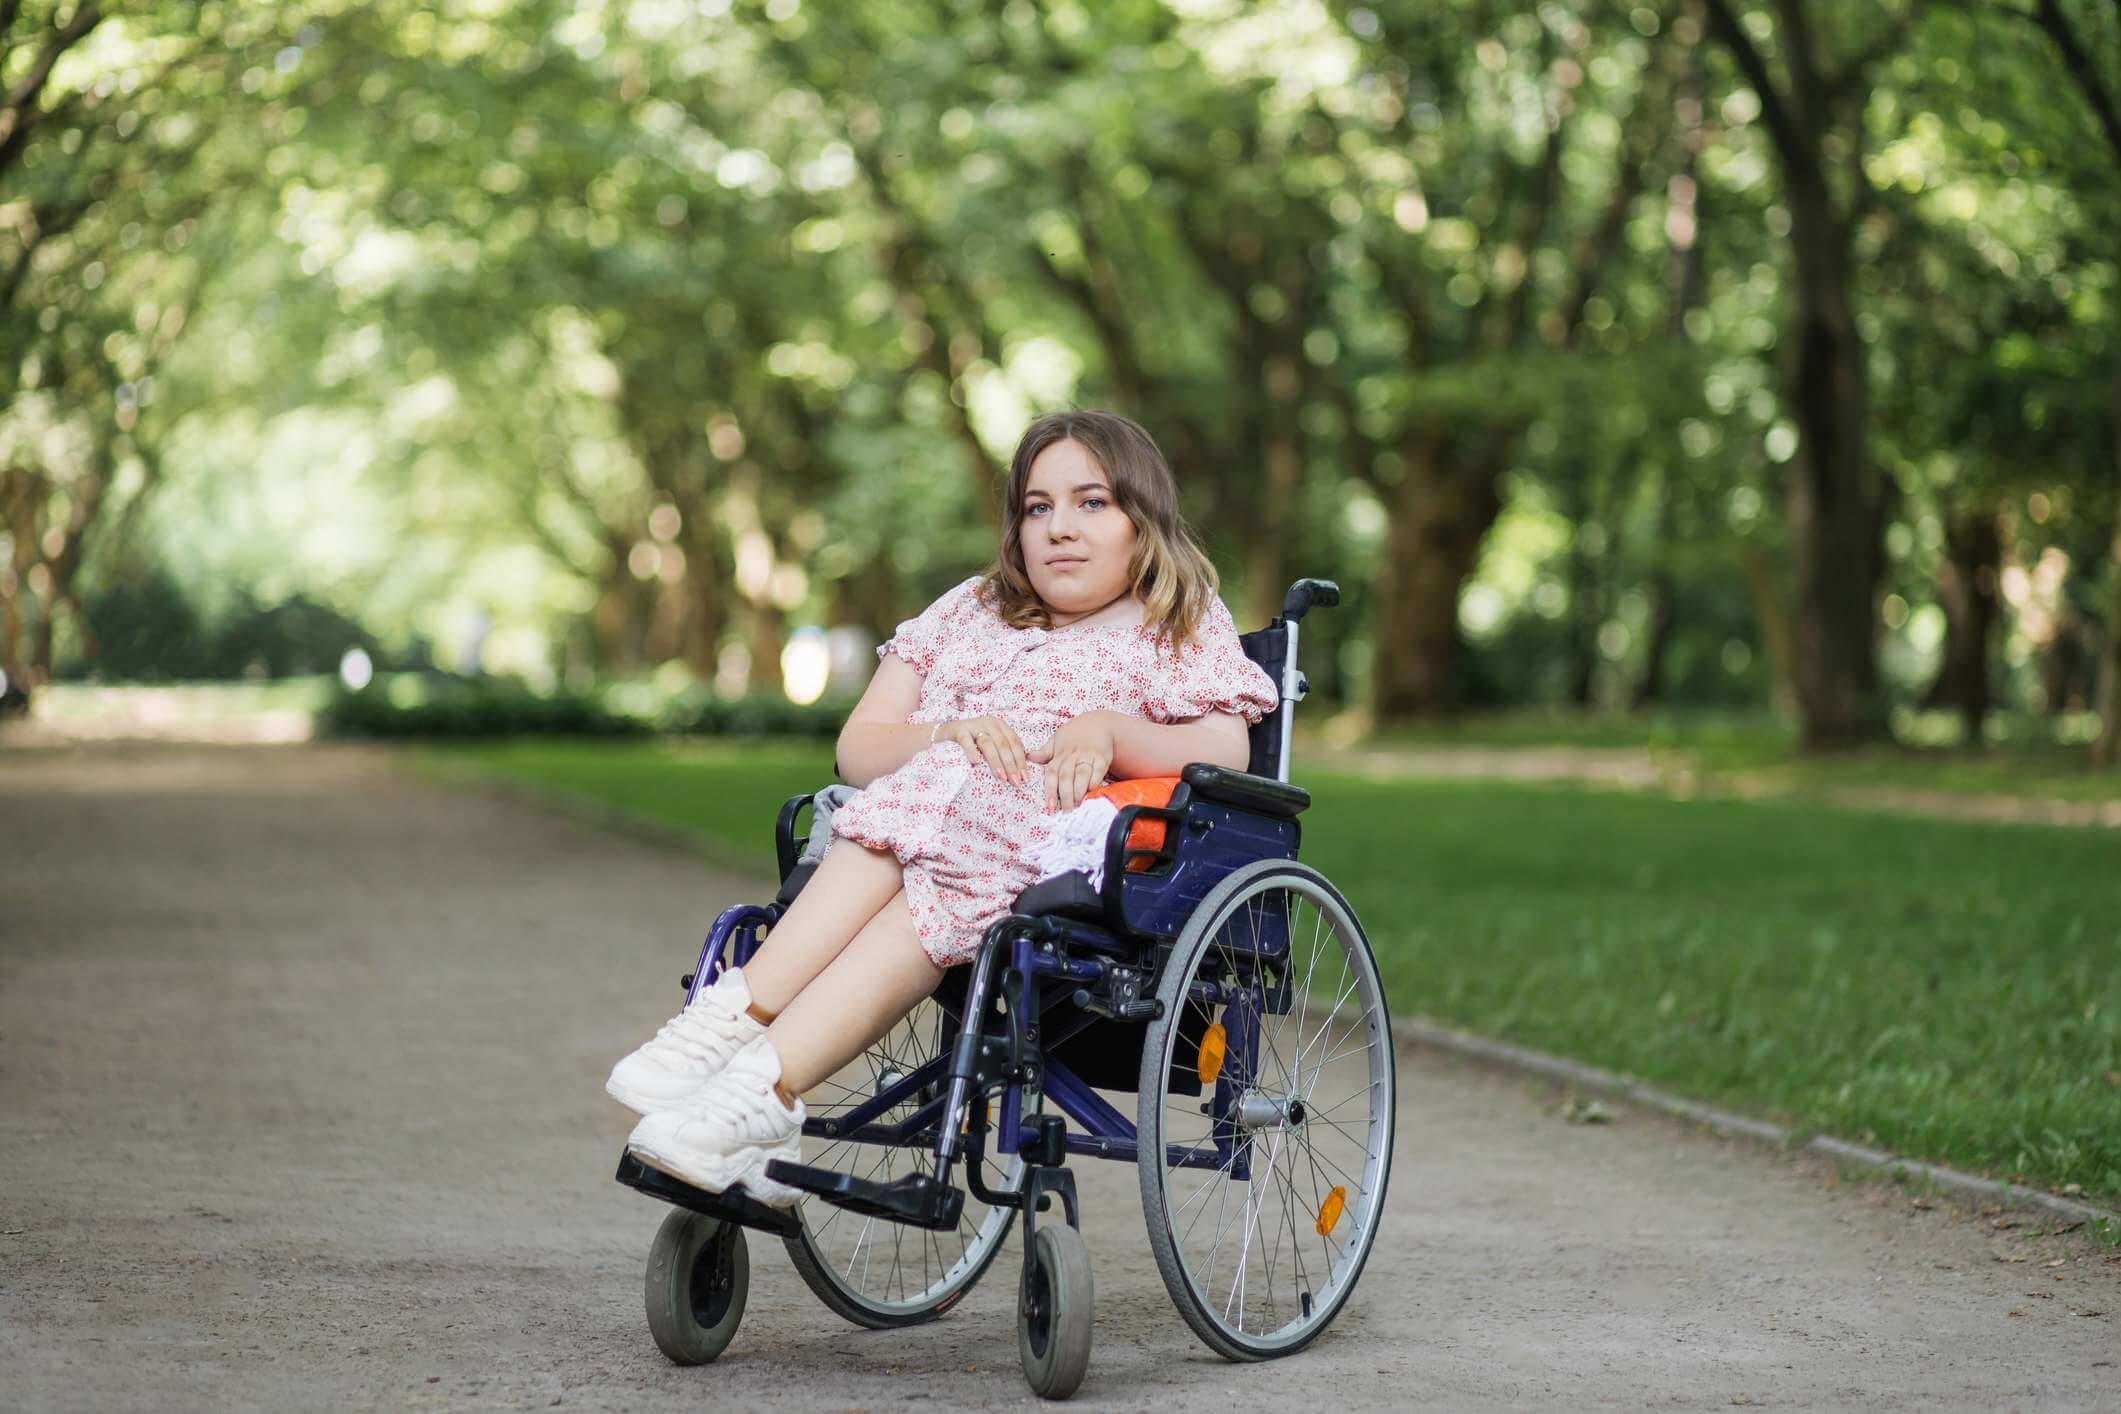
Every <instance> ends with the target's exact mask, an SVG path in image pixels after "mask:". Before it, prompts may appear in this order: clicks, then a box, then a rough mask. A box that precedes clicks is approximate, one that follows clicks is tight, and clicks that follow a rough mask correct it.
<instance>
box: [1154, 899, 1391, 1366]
mask: <svg viewBox="0 0 2121 1414" xmlns="http://www.w3.org/2000/svg"><path fill="white" fill-rule="evenodd" d="M1211 910H1212V911H1211ZM1277 932H1281V933H1284V934H1285V936H1286V940H1287V953H1286V964H1285V965H1286V967H1287V968H1288V972H1287V974H1286V975H1287V979H1288V999H1287V1004H1286V1007H1285V1009H1283V1010H1281V1011H1279V1012H1278V1013H1277V1012H1276V1011H1274V1010H1273V1009H1272V1005H1273V1004H1272V1003H1269V1004H1267V1005H1266V1006H1263V1007H1261V1008H1259V1010H1258V1012H1257V1014H1256V1016H1255V1014H1254V1008H1253V1006H1252V1005H1251V1004H1250V1002H1251V998H1252V997H1254V996H1259V995H1260V994H1261V993H1262V992H1271V991H1273V990H1276V989H1275V988H1274V987H1273V986H1272V983H1273V982H1274V981H1275V974H1274V970H1273V969H1270V970H1269V971H1268V973H1267V976H1266V979H1265V980H1266V982H1267V984H1268V985H1266V986H1264V987H1259V988H1256V989H1254V988H1250V987H1249V986H1248V983H1249V982H1250V979H1252V978H1253V977H1254V976H1256V975H1257V974H1256V973H1255V971H1254V967H1255V963H1254V958H1255V957H1256V949H1255V948H1254V946H1252V944H1251V941H1250V940H1253V939H1262V938H1265V939H1270V940H1271V939H1272V938H1273V936H1274V935H1275V934H1276V933H1277ZM1188 943H1191V944H1192V946H1188V945H1187V944H1188ZM1184 959H1192V961H1191V962H1190V964H1187V963H1185V962H1184V961H1183V960H1184ZM1173 963H1174V964H1176V965H1185V966H1187V967H1188V971H1189V972H1190V974H1191V976H1192V978H1193V979H1194V980H1195V981H1200V980H1207V981H1211V982H1215V983H1217V984H1219V985H1222V986H1224V987H1226V988H1234V989H1236V992H1237V994H1236V996H1234V997H1229V999H1227V1000H1224V1001H1223V1002H1222V1003H1221V1004H1220V1005H1216V1006H1213V1007H1212V1008H1210V1009H1208V1011H1207V1015H1206V1018H1205V1019H1207V1020H1210V1021H1212V1022H1214V1023H1217V1024H1220V1025H1221V1026H1222V1028H1223V1035H1222V1040H1223V1052H1224V1053H1223V1058H1222V1060H1221V1062H1220V1071H1219V1074H1218V1075H1217V1077H1216V1083H1214V1084H1212V1085H1209V1084H1204V1085H1203V1086H1202V1093H1201V1094H1200V1095H1199V1096H1198V1097H1192V1096H1176V1095H1169V1094H1166V1095H1162V1096H1161V1097H1160V1099H1159V1102H1158V1103H1157V1104H1156V1106H1155V1112H1156V1115H1157V1125H1156V1127H1157V1129H1158V1131H1159V1133H1158V1137H1157V1140H1156V1142H1155V1143H1154V1145H1152V1147H1151V1148H1150V1150H1149V1152H1150V1153H1151V1154H1152V1155H1161V1162H1156V1163H1155V1164H1154V1172H1155V1183H1156V1185H1157V1189H1158V1193H1159V1196H1160V1197H1161V1199H1162V1204H1161V1209H1160V1221H1161V1223H1162V1225H1163V1236H1164V1238H1165V1240H1166V1242H1167V1243H1168V1245H1169V1247H1170V1249H1171V1252H1172V1254H1173V1255H1174V1257H1175V1258H1176V1263H1175V1265H1176V1267H1177V1269H1178V1273H1179V1275H1180V1277H1181V1279H1182V1281H1183V1283H1184V1287H1185V1292H1184V1293H1183V1295H1182V1294H1181V1293H1180V1292H1179V1291H1178V1290H1176V1289H1174V1291H1173V1295H1174V1296H1181V1299H1182V1300H1183V1299H1186V1298H1190V1304H1191V1305H1192V1307H1193V1308H1194V1311H1195V1312H1196V1314H1197V1316H1198V1317H1199V1319H1201V1320H1205V1321H1206V1322H1208V1323H1209V1325H1210V1326H1211V1327H1212V1328H1213V1329H1214V1330H1215V1331H1216V1332H1217V1333H1218V1334H1219V1335H1220V1336H1222V1337H1223V1338H1224V1339H1225V1340H1226V1341H1228V1342H1230V1343H1231V1344H1234V1345H1236V1346H1238V1347H1241V1348H1243V1349H1245V1350H1248V1351H1252V1352H1255V1353H1260V1354H1271V1353H1273V1352H1275V1351H1276V1350H1279V1349H1286V1348H1289V1347H1293V1346H1295V1345H1298V1344H1301V1343H1302V1342H1304V1341H1306V1340H1308V1339H1309V1338H1310V1337H1311V1336H1313V1335H1315V1334H1316V1333H1317V1332H1318V1331H1319V1330H1320V1329H1322V1328H1323V1327H1324V1326H1325V1324H1326V1322H1328V1321H1330V1320H1331V1319H1332V1317H1333V1315H1334V1314H1335V1313H1336V1312H1337V1311H1338V1309H1339V1307H1340V1305H1341V1303H1342V1302H1344V1301H1345V1300H1346V1299H1347V1295H1348V1293H1349V1291H1350V1290H1352V1288H1353V1286H1354V1282H1355V1278H1356V1277H1357V1275H1359V1273H1360V1271H1361V1267H1362V1263H1363V1260H1364V1258H1365V1257H1366V1256H1367V1255H1368V1253H1369V1249H1370V1245H1371V1242H1372V1240H1373V1239H1374V1237H1375V1234H1376V1225H1377V1217H1378V1214H1379V1212H1380V1211H1381V1210H1382V1206H1383V1201H1384V1189H1385V1180H1386V1177H1387V1172H1388V1170H1389V1167H1390V1161H1391V1138H1392V1103H1393V1075H1392V1048H1391V1031H1390V1019H1389V1016H1388V1014H1387V1012H1386V1010H1385V1003H1384V991H1383V986H1382V984H1381V982H1380V981H1379V978H1378V975H1377V968H1376V963H1375V960H1374V959H1373V958H1372V957H1371V955H1370V951H1369V947H1368V945H1367V944H1366V943H1365V942H1364V941H1363V938H1362V931H1361V928H1360V927H1359V925H1357V923H1356V922H1355V919H1354V916H1353V914H1352V913H1350V912H1349V910H1348V908H1347V905H1346V904H1345V902H1343V901H1342V900H1341V898H1340V896H1339V895H1338V894H1337V893H1336V892H1335V891H1334V890H1333V888H1332V887H1331V886H1330V885H1329V884H1327V883H1326V882H1325V881H1324V880H1323V879H1320V878H1319V877H1318V876H1316V875H1315V874H1312V873H1310V871H1308V870H1298V869H1295V868H1292V867H1290V866H1280V867H1278V868H1276V869H1272V870H1267V871H1262V873H1261V875H1260V876H1259V877H1257V878H1255V879H1252V880H1249V881H1245V882H1242V883H1240V884H1239V885H1238V886H1237V887H1236V888H1235V889H1234V890H1232V891H1231V892H1230V893H1228V894H1227V895H1226V896H1225V897H1224V900H1223V902H1222V903H1220V904H1214V903H1213V902H1212V900H1211V904H1210V908H1209V909H1204V910H1203V913H1202V914H1201V915H1199V916H1197V917H1196V920H1195V922H1194V923H1192V924H1189V925H1188V928H1187V931H1186V937H1185V939H1183V940H1182V941H1181V945H1180V947H1179V948H1178V949H1176V950H1174V953H1173ZM1171 985H1173V986H1174V987H1175V985H1176V984H1175V983H1172V984H1171ZM1226 997H1228V994H1227V993H1226ZM1248 1025H1253V1026H1256V1027H1257V1029H1258V1036H1259V1039H1258V1044H1257V1047H1256V1052H1255V1055H1254V1057H1253V1058H1252V1060H1251V1062H1250V1063H1249V1064H1248V1063H1247V1060H1246V1056H1245V1051H1246V1049H1247V1048H1246V1046H1245V1045H1244V1037H1243V1029H1244V1028H1245V1027H1246V1026H1248ZM1163 1031H1164V1044H1163V1048H1162V1049H1163V1057H1162V1060H1163V1066H1164V1073H1169V1071H1170V1069H1171V1067H1172V1064H1173V1062H1174V1060H1175V1061H1177V1062H1178V1064H1179V1065H1180V1066H1181V1067H1182V1068H1184V1069H1189V1070H1190V1069H1194V1068H1196V1067H1197V1066H1199V1067H1202V1068H1206V1067H1207V1066H1208V1065H1209V1064H1210V1062H1211V1059H1212V1056H1211V1052H1212V1049H1213V1047H1212V1043H1208V1044H1205V1045H1204V1046H1203V1048H1202V1049H1201V1051H1200V1053H1199V1054H1198V1055H1196V1054H1187V1053H1183V1051H1182V1046H1181V1038H1182V1037H1188V1038H1189V1037H1190V1036H1191V1035H1196V1034H1199V1033H1198V1031H1197V1030H1189V1028H1187V1027H1183V1026H1180V1025H1177V1024H1175V1023H1174V1024H1171V1025H1168V1026H1166V1027H1164V1028H1163ZM1204 1106H1207V1107H1209V1108H1210V1109H1211V1111H1212V1112H1211V1113H1202V1109H1203V1107H1204ZM1146 1107H1147V1106H1146V1104H1145V1108H1146ZM1218 1141H1220V1144H1221V1146H1222V1147H1220V1148H1219V1147H1218ZM1172 1146H1182V1147H1183V1148H1185V1149H1186V1150H1190V1151H1192V1152H1195V1153H1199V1154H1203V1155H1208V1154H1213V1156H1214V1158H1213V1162H1214V1164H1215V1166H1213V1167H1188V1166H1184V1165H1181V1164H1177V1163H1174V1162H1173V1161H1172V1156H1171V1147H1172ZM1240 1168H1248V1169H1249V1173H1248V1174H1247V1175H1246V1176H1245V1177H1243V1178H1240V1177H1238V1176H1236V1175H1237V1171H1238V1170H1239V1169H1240ZM1158 1220H1159V1218H1158V1217H1157V1216H1152V1221H1158ZM1321 1229H1323V1230H1321ZM1204 1333H1205V1332H1204Z"/></svg>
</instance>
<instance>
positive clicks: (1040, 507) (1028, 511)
mask: <svg viewBox="0 0 2121 1414" xmlns="http://www.w3.org/2000/svg"><path fill="white" fill-rule="evenodd" d="M1048 509H1050V507H1048V506H1047V505H1046V503H1045V502H1044V501H1040V502H1039V503H1038V504H1037V505H1035V506H1030V507H1027V508H1025V511H1024V518H1025V519H1026V520H1029V519H1030V518H1031V517H1032V516H1035V515H1037V514H1038V513H1039V512H1040V511H1044V510H1048Z"/></svg>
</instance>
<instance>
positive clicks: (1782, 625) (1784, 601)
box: [1739, 545, 1797, 711]
mask: <svg viewBox="0 0 2121 1414" xmlns="http://www.w3.org/2000/svg"><path fill="white" fill-rule="evenodd" d="M1739 564H1740V566H1741V567H1742V568H1743V570H1744V572H1745V587H1746V594H1747V596H1748V597H1749V598H1751V599H1752V601H1753V622H1754V624H1755V625H1756V626H1757V627H1758V628H1759V630H1760V651H1761V652H1763V653H1765V654H1766V655H1767V662H1768V696H1769V698H1770V700H1771V701H1773V703H1774V704H1775V707H1776V709H1777V710H1778V711H1787V710H1789V709H1790V708H1792V707H1795V706H1796V705H1797V681H1796V679H1797V664H1796V657H1797V627H1796V625H1795V624H1794V623H1792V622H1791V621H1790V606H1789V600H1788V598H1787V596H1786V595H1785V594H1784V593H1783V589H1782V584H1781V582H1780V579H1779V577H1778V576H1777V575H1776V573H1775V566H1774V563H1773V561H1771V560H1770V559H1769V558H1768V553H1767V551H1765V550H1763V549H1761V548H1760V547H1759V546H1758V545H1747V546H1745V548H1744V549H1742V550H1741V551H1739Z"/></svg>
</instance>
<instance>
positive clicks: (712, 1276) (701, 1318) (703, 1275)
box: [685, 1223, 737, 1330]
mask: <svg viewBox="0 0 2121 1414" xmlns="http://www.w3.org/2000/svg"><path fill="white" fill-rule="evenodd" d="M736 1234H737V1229H736V1228H734V1227H731V1226H730V1225H729V1224H727V1223H723V1224H720V1225H719V1226H718V1227H717V1229H716V1231H715V1233H714V1235H713V1236H712V1237H710V1238H708V1239H707V1240H706V1241H705V1242H703V1243H701V1244H700V1250H699V1253H698V1255H696V1256H695V1257H694V1258H693V1259H692V1276H691V1280H690V1281H688V1282H687V1283H686V1293H685V1294H686V1299H687V1301H688V1302H689V1304H690V1305H691V1307H692V1319H693V1320H694V1321H696V1322H698V1323H699V1324H700V1326H701V1327H703V1328H704V1329H707V1330H712V1329H714V1328H715V1327H716V1326H718V1325H720V1324H721V1323H722V1319H723V1317H725V1316H727V1315H728V1314H729V1303H730V1300H731V1298H733V1297H734V1296H735V1295H736V1262H735V1259H734V1256H733V1254H732V1253H731V1251H730V1249H731V1247H732V1246H733V1245H734V1243H735V1242H736Z"/></svg>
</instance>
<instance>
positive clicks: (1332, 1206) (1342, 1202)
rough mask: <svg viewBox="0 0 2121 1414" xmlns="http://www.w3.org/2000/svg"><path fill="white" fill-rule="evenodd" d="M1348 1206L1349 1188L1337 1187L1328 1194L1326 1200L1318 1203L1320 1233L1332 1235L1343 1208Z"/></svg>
mask: <svg viewBox="0 0 2121 1414" xmlns="http://www.w3.org/2000/svg"><path fill="white" fill-rule="evenodd" d="M1347 1206H1348V1190H1347V1189H1345V1188H1338V1187H1336V1188H1335V1189H1334V1190H1333V1191H1332V1192H1331V1193H1328V1194H1327V1195H1326V1201H1325V1202H1323V1203H1321V1204H1319V1205H1318V1235H1319V1236H1320V1237H1327V1236H1330V1235H1331V1234H1332V1232H1333V1225H1334V1224H1335V1223H1337V1222H1339V1221H1340V1212H1341V1209H1343V1208H1345V1207H1347Z"/></svg>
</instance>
